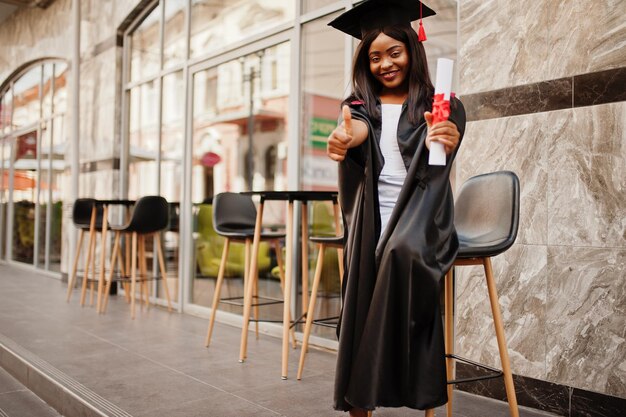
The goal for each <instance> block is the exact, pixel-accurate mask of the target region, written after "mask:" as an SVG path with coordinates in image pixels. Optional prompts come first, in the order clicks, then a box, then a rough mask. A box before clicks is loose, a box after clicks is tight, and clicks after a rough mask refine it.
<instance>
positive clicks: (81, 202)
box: [72, 198, 103, 226]
mask: <svg viewBox="0 0 626 417" xmlns="http://www.w3.org/2000/svg"><path fill="white" fill-rule="evenodd" d="M95 204H96V199H95V198H78V199H76V201H74V207H73V208H72V221H73V222H74V225H76V226H89V224H90V223H91V211H92V209H93V206H94V205H95ZM102 213H103V208H102V206H96V224H102Z"/></svg>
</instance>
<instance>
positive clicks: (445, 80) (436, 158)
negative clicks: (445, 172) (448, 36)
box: [428, 58, 454, 165]
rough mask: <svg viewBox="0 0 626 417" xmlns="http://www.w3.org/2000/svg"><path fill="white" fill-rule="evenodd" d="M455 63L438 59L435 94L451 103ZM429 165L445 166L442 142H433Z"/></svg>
mask: <svg viewBox="0 0 626 417" xmlns="http://www.w3.org/2000/svg"><path fill="white" fill-rule="evenodd" d="M453 67H454V61H453V60H451V59H447V58H439V59H437V80H436V84H435V94H441V93H443V99H444V100H447V101H450V92H451V91H452V68H453ZM428 164H429V165H445V164H446V151H445V149H444V146H443V144H442V143H440V142H431V144H430V154H429V155H428Z"/></svg>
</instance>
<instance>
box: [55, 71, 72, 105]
mask: <svg viewBox="0 0 626 417" xmlns="http://www.w3.org/2000/svg"><path fill="white" fill-rule="evenodd" d="M68 75H69V69H68V66H67V64H66V63H65V62H57V63H56V64H54V97H53V111H54V112H55V113H56V114H59V113H64V112H65V110H66V109H67V100H68V98H67V81H68V79H67V77H68Z"/></svg>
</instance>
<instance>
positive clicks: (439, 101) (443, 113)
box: [432, 93, 450, 124]
mask: <svg viewBox="0 0 626 417" xmlns="http://www.w3.org/2000/svg"><path fill="white" fill-rule="evenodd" d="M432 113H433V124H435V123H440V122H445V121H446V120H448V117H450V100H444V99H443V93H440V94H435V96H434V97H433V112H432Z"/></svg>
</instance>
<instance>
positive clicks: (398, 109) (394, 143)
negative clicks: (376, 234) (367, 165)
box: [378, 104, 406, 235]
mask: <svg viewBox="0 0 626 417" xmlns="http://www.w3.org/2000/svg"><path fill="white" fill-rule="evenodd" d="M381 107H382V108H381V112H382V115H381V116H382V127H381V133H380V150H381V152H382V154H383V158H384V160H385V162H384V165H383V169H382V171H381V173H380V177H379V178H378V203H379V206H380V220H381V232H380V233H381V235H382V234H383V233H384V231H385V228H386V227H387V222H388V221H389V217H390V216H391V212H392V211H393V208H394V207H395V205H396V201H397V200H398V195H399V194H400V190H401V189H402V184H404V179H405V178H406V167H405V166H404V162H403V160H402V154H401V153H400V148H399V147H398V122H399V121H400V114H401V113H402V104H383V105H382V106H381Z"/></svg>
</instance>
